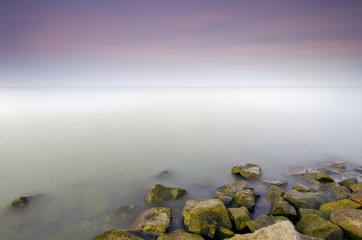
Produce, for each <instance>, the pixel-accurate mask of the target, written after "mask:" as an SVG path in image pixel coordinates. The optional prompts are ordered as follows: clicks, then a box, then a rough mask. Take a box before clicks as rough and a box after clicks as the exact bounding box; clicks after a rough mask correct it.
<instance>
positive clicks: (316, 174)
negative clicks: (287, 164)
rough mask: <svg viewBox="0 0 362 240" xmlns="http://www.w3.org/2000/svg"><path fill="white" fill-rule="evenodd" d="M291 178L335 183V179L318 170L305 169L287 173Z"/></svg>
mask: <svg viewBox="0 0 362 240" xmlns="http://www.w3.org/2000/svg"><path fill="white" fill-rule="evenodd" d="M287 175H289V176H295V177H300V178H305V179H313V180H316V181H319V182H334V179H333V178H331V177H330V176H328V175H327V174H325V173H323V172H322V171H320V170H317V169H311V168H304V169H296V170H292V171H290V172H289V173H287Z"/></svg>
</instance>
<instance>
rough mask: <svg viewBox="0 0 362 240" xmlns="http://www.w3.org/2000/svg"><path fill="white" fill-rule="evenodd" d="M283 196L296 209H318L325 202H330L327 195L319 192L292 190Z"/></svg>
mask: <svg viewBox="0 0 362 240" xmlns="http://www.w3.org/2000/svg"><path fill="white" fill-rule="evenodd" d="M283 198H284V199H285V200H287V202H288V203H289V204H291V205H292V206H293V207H295V208H296V209H299V208H312V209H318V208H319V207H320V206H321V205H322V204H323V203H327V202H330V201H329V200H328V198H327V197H325V196H324V195H323V194H321V193H318V192H298V191H295V190H290V191H289V192H287V193H286V194H284V196H283Z"/></svg>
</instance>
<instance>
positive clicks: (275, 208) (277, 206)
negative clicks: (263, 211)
mask: <svg viewBox="0 0 362 240" xmlns="http://www.w3.org/2000/svg"><path fill="white" fill-rule="evenodd" d="M269 214H270V215H274V216H284V217H286V218H289V219H291V220H294V219H296V217H297V211H296V210H295V209H294V207H293V206H291V205H290V204H289V203H288V202H287V201H285V200H284V198H282V197H279V198H276V199H275V200H274V201H273V203H272V204H271V208H270V211H269Z"/></svg>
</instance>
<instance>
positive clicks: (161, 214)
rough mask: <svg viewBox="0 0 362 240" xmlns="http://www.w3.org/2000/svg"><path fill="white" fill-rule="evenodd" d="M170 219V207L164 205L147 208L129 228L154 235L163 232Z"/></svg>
mask: <svg viewBox="0 0 362 240" xmlns="http://www.w3.org/2000/svg"><path fill="white" fill-rule="evenodd" d="M170 221H171V209H169V208H166V207H153V208H149V209H147V210H146V211H144V212H143V213H141V215H140V216H139V217H137V219H136V220H135V221H134V222H133V223H132V225H131V226H130V228H129V230H130V231H133V232H145V233H150V234H154V235H159V234H162V233H165V232H166V231H167V230H168V228H169V226H170Z"/></svg>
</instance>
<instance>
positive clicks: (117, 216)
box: [106, 204, 140, 229]
mask: <svg viewBox="0 0 362 240" xmlns="http://www.w3.org/2000/svg"><path fill="white" fill-rule="evenodd" d="M139 214H140V209H139V208H138V207H137V206H136V205H135V204H130V205H125V206H121V207H119V208H117V209H115V210H114V211H113V212H112V213H111V215H110V216H108V217H107V219H106V226H107V227H108V228H122V229H123V228H128V226H129V225H130V224H131V223H132V222H133V221H134V220H135V219H136V218H137V216H138V215H139Z"/></svg>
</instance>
